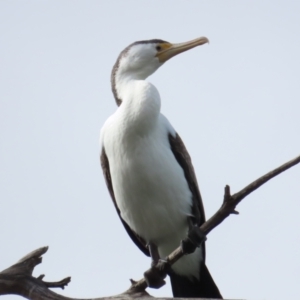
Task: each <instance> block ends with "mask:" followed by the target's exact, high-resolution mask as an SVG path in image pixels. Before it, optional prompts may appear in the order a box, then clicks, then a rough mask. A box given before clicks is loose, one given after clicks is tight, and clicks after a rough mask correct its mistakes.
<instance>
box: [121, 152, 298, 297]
mask: <svg viewBox="0 0 300 300" xmlns="http://www.w3.org/2000/svg"><path fill="white" fill-rule="evenodd" d="M299 162H300V156H297V157H296V158H294V159H292V160H290V161H289V162H287V163H285V164H283V165H281V166H280V167H278V168H276V169H274V170H273V171H271V172H268V173H267V174H265V175H263V176H262V177H260V178H258V179H256V180H255V181H253V182H252V183H250V184H249V185H247V186H246V187H245V188H243V189H242V190H241V191H239V192H238V193H236V194H234V195H233V196H231V194H230V187H229V186H228V185H226V186H225V191H224V201H223V204H222V206H221V207H220V209H219V210H218V211H217V212H216V213H215V214H214V215H213V216H212V217H211V218H210V219H208V220H207V221H206V222H205V223H204V224H203V225H202V226H200V229H201V230H202V231H203V233H204V234H208V233H209V232H211V231H212V230H213V229H214V228H215V227H217V226H218V225H219V224H220V223H222V222H223V221H224V220H225V219H226V218H227V217H228V216H229V215H230V214H237V213H238V212H237V211H236V210H235V207H236V206H237V205H238V204H239V203H240V202H241V201H242V200H243V199H244V198H245V197H246V196H248V195H249V194H250V193H252V192H253V191H255V190H256V189H258V188H259V187H260V186H262V185H263V184H264V183H266V182H267V181H269V180H270V179H272V178H274V177H275V176H277V175H279V174H280V173H282V172H284V171H286V170H287V169H289V168H291V167H293V166H295V165H296V164H298V163H299ZM183 255H184V254H183V252H182V249H181V247H178V248H177V249H175V250H174V251H173V252H172V253H171V254H170V255H169V256H168V257H167V259H166V260H167V261H168V262H169V264H170V265H173V264H174V263H175V262H176V261H178V260H179V259H180V258H181V257H182V256H183ZM146 288H147V283H146V281H145V279H144V278H143V279H141V280H139V281H138V282H136V283H134V284H132V285H131V287H130V288H129V290H128V291H127V292H128V293H134V292H135V291H141V290H143V289H146Z"/></svg>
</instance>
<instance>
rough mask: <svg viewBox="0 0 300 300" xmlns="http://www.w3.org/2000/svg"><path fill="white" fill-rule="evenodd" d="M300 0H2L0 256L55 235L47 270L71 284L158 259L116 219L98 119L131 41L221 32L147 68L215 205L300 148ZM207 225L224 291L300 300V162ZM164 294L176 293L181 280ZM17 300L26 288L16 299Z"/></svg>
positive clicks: (100, 292) (0, 265)
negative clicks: (231, 212)
mask: <svg viewBox="0 0 300 300" xmlns="http://www.w3.org/2000/svg"><path fill="white" fill-rule="evenodd" d="M299 16H300V4H299V2H297V1H267V0H265V1H188V2H187V1H175V0H174V1H153V0H151V1H150V0H149V1H111V0H110V1H64V0H60V1H49V0H48V1H45V0H44V1H15V0H9V1H8V0H2V1H1V2H0V134H1V136H0V141H1V143H0V201H1V202H0V207H1V209H0V234H1V241H2V242H1V245H0V257H1V260H0V269H4V268H6V267H8V266H9V265H11V264H13V263H14V262H16V260H18V259H19V258H21V257H22V256H23V255H25V254H26V253H28V252H30V251H31V250H34V249H36V248H38V247H40V246H45V245H49V246H50V249H49V252H48V253H47V254H46V255H45V257H44V261H43V263H42V264H41V265H40V266H38V267H37V268H36V270H35V275H40V274H46V278H45V280H48V281H50V280H59V279H61V278H63V277H65V276H69V275H70V276H72V282H71V283H70V285H69V286H68V287H67V288H66V289H65V290H64V291H59V292H60V293H62V294H64V295H67V296H70V297H71V296H72V297H86V298H88V297H96V296H105V295H112V294H117V293H120V292H122V291H124V290H126V289H127V288H128V287H129V278H133V279H139V278H141V276H142V274H143V272H144V271H145V270H146V269H147V268H148V267H149V264H150V261H149V259H148V258H146V257H145V256H144V255H143V254H142V253H141V252H140V251H139V250H138V249H137V248H136V247H135V245H134V244H133V243H132V242H131V240H130V238H129V237H128V236H127V234H126V232H125V230H124V229H123V228H122V225H121V223H120V221H119V219H118V217H117V214H116V212H115V210H114V207H113V205H112V203H111V200H110V197H109V195H108V192H107V190H106V186H105V183H104V179H103V177H102V173H101V169H100V165H99V143H98V139H99V130H100V128H101V126H102V124H103V123H104V121H105V120H106V119H107V118H108V116H109V115H110V114H112V113H113V112H114V111H115V109H116V105H115V102H114V99H113V96H112V94H111V90H110V72H111V68H112V66H113V64H114V62H115V60H116V58H117V56H118V54H119V52H120V51H121V50H122V49H123V48H125V47H126V46H127V45H128V44H130V43H132V42H134V41H136V40H141V39H150V38H161V39H164V40H167V41H170V42H183V41H187V40H190V39H193V38H196V37H199V36H207V37H208V38H209V39H210V44H209V45H205V46H202V47H199V48H196V49H193V50H191V51H189V52H186V53H184V54H182V55H179V56H177V57H175V58H174V59H172V60H170V61H169V62H167V63H166V64H165V65H164V66H163V67H162V68H161V69H159V70H158V71H157V72H156V73H155V74H154V75H153V76H151V77H150V78H149V80H150V81H151V82H152V83H153V84H155V85H156V87H157V88H158V90H159V91H160V94H161V98H162V111H163V113H164V114H165V115H166V116H167V117H168V118H169V120H170V121H171V123H172V124H173V126H174V127H175V128H176V130H177V131H178V132H179V134H180V135H181V137H182V138H183V140H184V142H185V144H186V146H187V148H188V150H189V152H190V154H191V156H192V159H193V163H194V167H195V169H196V172H197V176H198V181H199V186H200V190H201V193H202V196H203V198H204V205H205V209H206V215H207V217H209V216H211V215H212V214H213V213H214V212H215V211H216V210H217V209H218V208H219V206H220V205H221V202H222V197H223V188H224V186H225V185H226V184H229V185H231V189H232V192H237V191H238V190H239V189H241V188H243V187H244V186H245V185H246V184H248V183H250V182H251V181H252V180H254V179H256V178H257V177H259V176H260V175H262V174H264V173H266V172H267V171H269V170H271V169H272V168H275V167H277V166H279V165H280V164H282V163H284V162H285V161H287V160H289V159H292V158H294V157H295V156H297V155H299V154H300V138H299V135H300V134H299V131H300V88H299V82H300V59H299V53H300V18H299ZM237 209H238V211H239V212H240V215H239V216H231V217H230V218H229V219H228V220H226V221H225V222H224V223H223V224H221V225H220V226H219V227H218V228H217V229H216V230H214V231H213V232H211V233H210V234H209V236H208V242H207V265H208V267H209V269H210V271H211V273H212V275H213V277H214V279H215V281H216V283H217V284H218V286H219V288H220V290H221V292H222V294H223V295H224V297H225V298H236V299H272V300H276V299H278V300H279V299H295V298H297V296H298V294H299V291H298V281H299V277H300V259H299V248H300V233H299V226H300V221H299V210H300V166H296V167H294V168H293V169H291V170H289V171H287V172H286V173H284V174H282V175H280V176H278V177H277V178H276V179H274V180H272V181H271V182H270V183H267V184H266V185H265V186H264V187H262V188H261V189H259V190H258V191H256V192H254V193H253V194H251V195H250V196H249V197H247V198H246V199H245V200H244V201H243V202H242V203H241V205H239V206H238V208H237ZM150 293H151V294H154V295H164V296H171V291H170V286H169V285H168V286H166V287H164V288H162V289H160V290H158V291H152V290H150ZM6 298H7V299H9V298H11V299H13V298H14V299H16V296H11V297H6Z"/></svg>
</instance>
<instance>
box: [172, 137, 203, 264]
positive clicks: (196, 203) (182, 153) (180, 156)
mask: <svg viewBox="0 0 300 300" xmlns="http://www.w3.org/2000/svg"><path fill="white" fill-rule="evenodd" d="M169 142H170V146H171V150H172V152H173V154H174V156H175V158H176V160H177V162H178V163H179V165H180V166H181V167H182V169H183V172H184V176H185V178H186V181H187V183H188V185H189V188H190V190H191V192H192V195H193V199H192V200H193V206H192V213H193V217H192V219H193V223H194V224H195V225H198V226H201V225H202V224H203V223H204V222H205V213H204V207H203V202H202V198H201V194H200V191H199V187H198V183H197V178H196V174H195V170H194V167H193V164H192V160H191V157H190V155H189V153H188V152H187V150H186V148H185V146H184V143H183V141H182V139H181V138H180V136H179V135H178V133H176V136H175V137H174V136H172V135H171V134H169ZM202 245H203V246H202V250H203V257H204V259H205V243H203V244H202Z"/></svg>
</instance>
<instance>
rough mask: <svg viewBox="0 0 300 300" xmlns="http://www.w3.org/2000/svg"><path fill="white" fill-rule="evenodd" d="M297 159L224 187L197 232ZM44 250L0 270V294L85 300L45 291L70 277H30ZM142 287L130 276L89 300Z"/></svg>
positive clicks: (131, 294) (137, 292) (135, 293)
mask: <svg viewBox="0 0 300 300" xmlns="http://www.w3.org/2000/svg"><path fill="white" fill-rule="evenodd" d="M299 162H300V156H298V157H296V158H295V159H293V160H291V161H289V162H287V163H285V164H283V165H282V166H280V167H278V168H276V169H274V170H273V171H271V172H269V173H267V174H265V175H264V176H262V177H260V178H258V179H257V180H255V181H253V182H252V183H250V184H249V185H247V186H246V187H245V188H244V189H242V190H241V191H239V192H238V193H236V194H234V195H231V193H230V187H229V186H228V185H227V186H226V187H225V190H224V200H223V203H222V206H221V207H220V209H219V210H218V211H217V212H216V213H215V214H214V215H213V216H212V217H211V218H210V219H209V220H207V221H206V222H205V223H204V224H203V225H202V226H201V227H200V229H201V231H202V232H203V233H204V234H208V233H209V232H210V231H211V230H213V229H214V228H215V227H216V226H218V225H219V224H220V223H222V222H223V221H224V220H225V219H226V218H227V217H228V216H229V215H230V214H237V213H238V212H237V211H236V210H235V207H236V206H237V205H238V204H239V203H240V202H241V201H242V200H243V199H244V198H245V197H246V196H248V195H249V194H250V193H252V192H253V191H255V190H256V189H257V188H259V187H260V186H262V185H263V184H264V183H266V182H267V181H269V180H270V179H272V178H274V177H275V176H277V175H278V174H280V173H282V172H284V171H285V170H287V169H289V168H291V167H292V166H294V165H296V164H298V163H299ZM47 250H48V247H42V248H39V249H37V250H35V251H33V252H31V253H29V254H28V255H26V256H25V257H23V258H22V259H21V260H19V262H17V263H16V264H14V265H13V266H11V267H9V268H8V269H5V270H3V271H2V272H0V296H1V295H8V294H15V295H20V296H23V297H25V298H27V299H31V300H88V299H78V298H68V297H64V296H61V295H59V294H56V293H54V292H52V291H51V290H49V288H54V287H59V288H62V289H63V288H64V287H65V286H66V285H67V284H68V283H69V282H70V281H71V278H70V277H67V278H64V279H62V280H61V281H57V282H45V281H43V278H44V275H40V276H38V277H37V278H35V277H33V276H32V272H33V269H34V267H35V266H37V265H38V264H40V263H41V262H42V257H41V256H42V255H43V254H44V253H46V252H47ZM182 256H183V253H182V250H181V247H178V248H177V249H175V251H173V252H172V253H171V254H170V255H169V256H168V257H167V258H166V260H167V261H168V263H169V264H170V265H172V264H174V263H175V262H176V261H177V260H178V259H180V258H181V257H182ZM146 288H147V283H146V281H145V279H144V278H143V279H141V280H139V281H134V280H132V279H131V287H130V288H129V289H128V290H127V291H125V292H124V293H123V294H120V295H116V296H111V297H105V298H94V299H89V300H102V299H116V300H118V299H132V298H142V297H151V296H150V295H149V294H148V293H147V292H146V291H145V290H146ZM161 299H163V298H161Z"/></svg>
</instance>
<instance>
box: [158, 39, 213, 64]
mask: <svg viewBox="0 0 300 300" xmlns="http://www.w3.org/2000/svg"><path fill="white" fill-rule="evenodd" d="M208 42H209V40H208V38H206V37H200V38H197V39H194V40H192V41H188V42H185V43H179V44H170V47H168V48H167V49H164V50H162V51H160V52H158V53H157V54H156V56H157V57H158V59H159V61H160V62H162V63H164V62H166V61H167V60H168V59H170V58H171V57H173V56H175V55H177V54H179V53H182V52H184V51H187V50H190V49H192V48H194V47H197V46H201V45H203V44H206V43H208Z"/></svg>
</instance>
